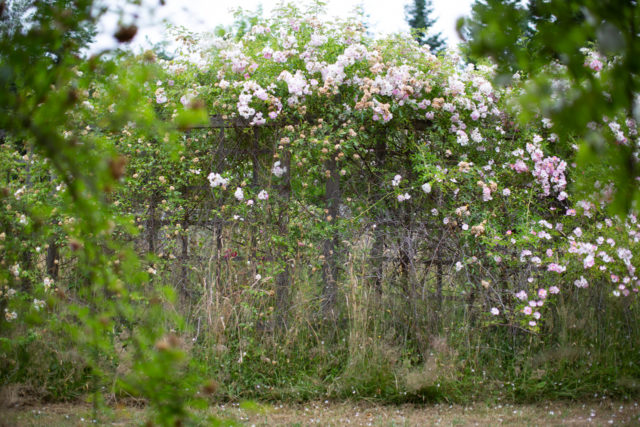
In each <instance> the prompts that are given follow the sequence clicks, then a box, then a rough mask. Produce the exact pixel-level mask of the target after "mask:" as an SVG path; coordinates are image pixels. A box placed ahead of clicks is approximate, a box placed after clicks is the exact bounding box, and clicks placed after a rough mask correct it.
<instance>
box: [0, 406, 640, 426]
mask: <svg viewBox="0 0 640 427" xmlns="http://www.w3.org/2000/svg"><path fill="white" fill-rule="evenodd" d="M248 406H249V407H250V408H249V409H247V408H241V405H239V404H236V403H231V404H219V405H215V406H212V407H211V408H210V410H209V411H207V412H208V413H210V414H216V415H217V416H218V417H221V418H226V419H233V420H236V421H239V422H240V423H243V424H245V425H255V426H273V425H282V426H311V425H322V426H347V425H348V426H422V425H469V426H474V425H479V426H486V425H496V424H505V425H575V426H582V425H638V424H639V423H640V405H639V403H638V402H636V401H611V400H609V399H602V400H594V401H592V402H589V403H576V402H543V403H539V404H533V405H511V404H504V405H501V404H497V405H488V404H486V403H477V404H473V405H467V406H463V405H446V404H437V405H399V406H386V405H385V406H382V405H375V404H372V403H363V402H358V403H353V402H339V403H338V402H309V403H307V404H301V405H289V404H285V403H282V404H275V405H258V406H259V407H260V408H255V407H251V406H252V405H248ZM253 406H255V405H253ZM147 416H148V412H147V411H146V410H145V409H144V408H136V407H125V406H120V407H112V408H109V409H108V410H106V411H104V412H103V413H101V414H100V415H99V417H98V419H97V420H95V421H94V419H93V415H92V409H91V407H90V406H88V405H46V406H37V407H28V408H27V407H23V408H13V409H8V410H5V414H4V415H3V417H2V419H1V420H0V425H1V426H54V425H55V426H62V427H65V426H79V425H96V424H97V425H111V426H134V425H140V424H143V423H144V422H145V420H146V419H147Z"/></svg>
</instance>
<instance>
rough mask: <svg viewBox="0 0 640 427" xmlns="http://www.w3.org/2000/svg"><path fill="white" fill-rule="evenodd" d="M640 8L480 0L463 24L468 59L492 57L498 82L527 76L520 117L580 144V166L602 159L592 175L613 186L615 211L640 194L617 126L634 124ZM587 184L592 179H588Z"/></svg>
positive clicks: (632, 152) (633, 155) (639, 85)
mask: <svg viewBox="0 0 640 427" xmlns="http://www.w3.org/2000/svg"><path fill="white" fill-rule="evenodd" d="M639 10H640V8H638V4H637V2H636V1H633V0H632V1H622V2H620V1H595V0H593V1H592V0H581V1H571V2H566V1H560V0H559V1H532V2H529V3H528V4H527V5H524V4H522V2H518V1H506V2H503V1H493V0H487V1H478V2H476V3H475V4H474V6H473V15H472V17H471V18H468V19H466V20H461V21H460V22H459V27H461V28H462V31H463V33H465V34H466V36H467V38H468V39H469V40H468V51H469V54H470V56H471V57H472V58H475V59H476V60H477V59H480V58H483V57H487V56H489V57H491V58H492V59H493V60H495V61H496V64H497V65H498V72H497V75H496V80H497V81H500V82H503V83H504V82H508V81H509V80H510V79H511V75H512V74H514V73H515V72H517V71H518V72H521V73H524V75H525V76H528V77H529V78H530V84H528V85H527V86H526V88H525V90H524V91H523V93H522V100H521V104H522V106H523V111H522V115H521V117H522V119H523V120H524V121H527V120H529V119H530V118H531V117H532V115H535V114H542V115H544V116H546V117H549V118H550V119H552V120H553V122H554V123H556V124H557V125H556V126H555V127H554V128H553V131H554V132H556V133H558V134H559V135H560V136H561V137H563V138H566V137H573V138H576V139H577V140H578V141H579V142H580V146H581V149H580V153H579V155H578V156H577V158H578V160H579V162H580V164H581V165H586V164H589V163H591V164H599V163H600V162H601V161H604V164H605V165H606V166H605V167H602V168H600V173H598V174H596V178H597V179H598V180H599V181H600V182H609V181H612V182H614V183H615V185H616V187H617V191H616V192H615V195H614V198H615V203H613V204H612V205H611V207H612V208H613V210H614V212H617V213H620V212H628V211H629V210H630V208H631V206H632V204H633V203H635V202H637V200H639V197H640V192H638V185H637V183H638V176H639V171H638V162H637V146H636V145H635V144H633V141H631V140H630V139H627V138H622V136H621V135H620V133H619V132H618V126H619V124H618V123H615V122H610V120H615V119H613V118H614V117H616V118H619V120H620V121H626V123H627V125H629V123H635V121H637V120H638V118H639V116H638V114H639V111H640V109H639V108H638V92H639V90H640V78H639V76H640V74H639V72H640V62H639V60H638V55H639V53H640V50H639V49H640V44H639V43H638V40H637V33H638V28H639V26H640V12H639ZM584 184H585V185H588V186H590V185H591V184H592V181H585V182H584Z"/></svg>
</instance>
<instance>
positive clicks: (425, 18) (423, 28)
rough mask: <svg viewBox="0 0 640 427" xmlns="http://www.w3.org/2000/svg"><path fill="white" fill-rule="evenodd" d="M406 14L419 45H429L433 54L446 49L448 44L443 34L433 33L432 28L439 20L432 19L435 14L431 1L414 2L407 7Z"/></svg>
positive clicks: (417, 0) (415, 0)
mask: <svg viewBox="0 0 640 427" xmlns="http://www.w3.org/2000/svg"><path fill="white" fill-rule="evenodd" d="M405 12H406V20H407V23H408V24H409V26H410V27H411V29H412V31H413V37H414V38H415V39H416V40H417V41H418V43H420V44H421V45H425V44H426V45H428V46H429V47H430V48H431V52H434V53H438V52H440V51H442V50H444V49H445V48H446V45H447V43H446V41H445V40H444V39H443V38H442V34H441V33H439V32H438V33H434V32H433V28H432V27H433V24H435V23H436V21H437V19H436V18H432V17H431V14H432V13H433V5H432V4H431V0H413V3H410V4H408V5H406V6H405ZM430 30H431V31H430ZM430 33H431V34H430Z"/></svg>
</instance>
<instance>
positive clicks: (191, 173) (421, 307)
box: [0, 4, 640, 423]
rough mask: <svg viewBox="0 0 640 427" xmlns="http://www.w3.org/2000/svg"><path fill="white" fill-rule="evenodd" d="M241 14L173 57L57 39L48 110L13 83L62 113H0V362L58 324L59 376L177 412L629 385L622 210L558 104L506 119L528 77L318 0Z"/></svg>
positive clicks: (516, 396) (12, 359)
mask: <svg viewBox="0 0 640 427" xmlns="http://www.w3.org/2000/svg"><path fill="white" fill-rule="evenodd" d="M238 22H239V24H238V25H237V26H236V27H234V29H232V31H231V32H225V30H222V29H220V31H218V35H217V36H211V35H207V34H193V33H190V32H188V31H186V30H184V29H181V30H176V32H175V37H176V40H177V41H178V42H180V43H181V48H180V51H179V52H177V53H176V54H175V56H173V57H172V58H171V59H159V58H157V56H156V55H155V54H154V53H153V52H146V53H144V54H142V55H139V56H134V55H121V56H117V57H116V58H114V59H113V60H98V59H93V60H88V61H81V60H78V59H77V58H76V59H73V61H74V62H73V63H72V65H71V67H72V68H71V71H70V72H69V73H66V72H65V70H66V68H64V69H61V70H59V73H61V75H63V76H66V77H64V78H65V79H66V80H65V79H63V81H64V83H65V87H75V88H77V92H74V93H76V97H77V98H74V99H73V102H72V103H70V104H69V105H68V106H66V107H64V109H63V110H62V112H63V113H61V114H60V115H56V116H55V117H54V118H55V119H56V120H58V122H55V121H54V120H53V119H52V120H50V121H47V120H45V112H44V111H42V112H40V115H38V112H39V110H38V109H39V108H41V107H43V104H39V103H36V102H34V101H33V100H32V98H31V92H29V90H30V86H32V85H34V84H35V83H33V82H32V81H31V80H29V82H28V84H27V83H25V84H24V86H20V87H21V88H22V89H21V91H24V92H26V94H23V95H21V96H18V95H19V94H20V93H22V92H18V95H15V97H14V98H11V99H12V100H13V101H12V102H14V104H12V106H11V108H10V109H11V111H12V114H15V111H20V109H24V110H25V113H24V115H25V116H26V117H35V118H39V120H40V121H39V122H36V124H37V125H38V127H35V129H39V128H40V127H44V126H48V125H49V123H54V124H55V126H54V127H53V128H48V127H47V128H45V129H46V132H41V133H36V132H34V131H33V129H34V128H32V127H29V128H26V129H24V128H23V127H19V126H18V125H17V124H13V125H12V126H14V128H11V127H9V124H7V129H9V131H8V133H7V135H6V137H5V140H4V143H3V145H2V150H0V156H2V162H0V168H1V169H0V171H1V176H2V177H3V178H4V177H6V180H5V181H4V183H3V188H5V189H6V190H5V191H4V192H3V197H4V199H5V201H6V203H4V204H3V208H2V210H1V211H0V214H1V217H0V221H1V224H2V227H3V234H2V235H0V238H2V239H3V243H2V245H3V246H2V248H1V250H2V251H3V252H2V255H3V260H4V264H3V266H2V267H3V268H2V274H3V280H4V282H3V289H2V292H3V294H2V296H1V298H2V304H3V305H4V306H3V309H4V308H6V311H5V317H4V318H3V319H0V321H1V322H2V323H1V325H2V337H3V340H2V345H3V348H2V353H1V354H2V356H1V357H2V358H3V361H6V363H3V364H2V365H1V366H7V367H8V368H6V369H5V370H2V371H0V372H1V374H0V375H1V378H2V381H3V383H26V382H28V379H29V377H32V376H34V374H33V373H32V371H28V370H27V369H25V366H26V365H28V364H29V363H33V361H34V360H35V356H36V355H35V354H34V355H33V356H34V357H30V356H31V355H27V354H25V353H26V352H25V351H23V349H24V348H26V345H27V344H29V343H31V342H33V339H34V338H33V337H34V336H38V337H40V336H45V331H50V330H54V331H61V332H66V333H67V334H68V335H67V336H68V337H69V339H70V340H71V341H72V342H74V343H75V347H76V348H77V349H78V351H79V352H82V354H86V355H88V356H89V357H88V359H87V360H88V361H87V369H86V371H85V370H82V373H80V374H78V375H77V376H78V377H80V379H79V380H78V382H75V380H74V382H73V383H71V382H67V383H65V382H64V381H56V382H55V383H56V384H62V385H61V386H60V388H61V389H64V384H69V385H68V387H69V388H73V387H76V384H78V383H81V384H89V386H88V388H89V390H91V391H93V392H95V396H96V397H95V399H96V400H97V399H98V398H99V393H98V391H104V392H105V393H104V394H106V395H107V397H109V398H111V399H121V398H124V397H127V396H129V397H133V398H139V397H143V398H145V399H148V402H149V403H150V404H151V406H152V407H153V408H154V410H155V415H156V416H157V421H158V422H164V423H173V422H174V421H176V420H193V421H194V422H196V421H195V420H196V418H194V417H193V412H194V410H196V409H197V408H199V407H201V406H203V405H205V404H206V400H205V399H204V398H203V396H205V393H206V394H209V395H213V396H215V397H223V398H227V399H246V398H255V397H258V398H262V399H272V400H273V399H290V400H296V401H298V400H307V399H310V398H318V397H323V398H324V397H330V398H345V397H346V396H353V397H360V398H362V397H367V398H372V399H379V400H384V401H396V402H398V401H430V400H436V401H447V400H449V401H450V400H459V401H465V400H470V399H478V398H481V397H482V396H481V394H482V393H485V392H486V393H488V395H489V396H490V397H491V398H496V399H498V398H499V399H511V400H535V399H538V398H540V397H542V396H554V397H580V396H585V395H587V394H590V393H593V391H594V390H605V389H606V390H607V391H606V393H609V394H613V395H617V396H624V395H628V394H634V393H637V391H638V388H637V379H638V376H639V375H640V374H639V372H638V367H637V364H636V363H635V359H636V357H637V351H636V349H637V346H638V344H639V343H638V333H637V325H638V322H637V320H638V311H637V310H638V302H637V293H638V287H639V286H640V282H639V280H638V277H637V274H636V269H637V265H638V262H640V258H639V255H638V254H640V252H639V250H638V249H639V248H638V244H639V242H640V229H639V225H638V222H637V217H636V215H635V213H631V214H630V215H628V216H626V217H624V218H619V217H611V216H608V214H607V210H608V206H609V204H610V203H611V201H612V197H613V194H614V190H613V187H612V186H611V185H610V184H608V183H606V184H604V183H601V184H599V185H598V186H597V187H595V190H592V191H590V192H583V193H580V192H577V191H574V188H573V186H574V183H575V182H576V177H578V176H582V175H584V176H586V177H594V176H597V174H598V173H599V167H595V166H587V167H577V166H576V165H575V164H573V163H572V162H571V157H572V156H574V154H575V147H576V145H575V144H576V140H575V139H574V138H572V137H571V136H570V135H564V134H562V135H561V134H558V133H556V132H554V131H555V128H554V121H553V120H551V119H550V118H549V117H547V116H544V115H540V116H535V117H531V119H530V120H529V121H528V122H525V123H516V119H515V117H516V113H517V108H518V107H517V104H515V103H514V99H515V98H517V96H518V95H519V93H520V92H521V91H522V90H523V88H525V87H527V85H529V84H530V82H529V81H527V80H526V79H525V78H524V77H521V78H520V79H515V80H514V81H513V82H512V84H511V85H510V86H508V87H500V86H494V85H493V84H492V83H491V81H492V80H493V79H494V78H495V77H496V68H495V67H493V66H487V65H483V64H479V65H477V66H476V65H466V64H464V63H462V62H461V61H460V58H459V57H457V56H455V55H449V56H445V57H442V58H438V57H436V56H434V55H433V54H432V53H431V51H430V50H429V49H428V48H427V47H425V46H420V45H419V44H418V43H417V42H416V41H415V40H413V39H410V38H403V37H399V36H392V37H389V38H386V39H382V40H373V39H371V38H369V37H367V35H366V30H365V28H364V26H363V25H361V23H360V22H359V21H358V20H356V19H347V20H344V21H331V22H328V21H327V20H325V19H324V18H323V15H322V10H321V7H320V5H319V4H313V5H311V6H309V10H306V11H303V10H300V9H298V8H296V7H293V6H282V7H281V8H280V9H278V10H277V11H276V13H275V17H273V18H265V17H262V16H254V15H249V16H246V15H243V14H239V16H238ZM587 54H590V53H587ZM71 58H75V57H71ZM69 60H70V61H71V60H72V59H69ZM15 64H16V65H15V66H16V67H17V66H18V65H19V66H22V67H25V65H24V64H23V63H22V62H19V61H18V59H17V57H16V59H15ZM53 70H54V71H55V70H56V69H55V67H54V68H53ZM25 75H26V76H28V75H29V74H28V70H25ZM60 79H62V77H60ZM55 81H56V82H57V81H58V80H55ZM57 87H58V86H55V85H54V89H55V88H57ZM54 89H51V86H50V84H49V85H48V86H46V88H43V89H42V91H43V93H44V95H43V96H44V99H48V98H47V96H49V97H50V96H53V95H52V94H51V93H50V91H52V90H53V91H54V93H56V92H55V90H54ZM57 90H60V91H62V90H63V89H62V88H58V89H57ZM64 93H65V94H67V92H64ZM27 95H28V96H27ZM7 96H8V95H7ZM60 99H64V100H66V99H68V97H63V96H62V95H60ZM51 102H53V101H51ZM65 105H66V104H65ZM514 105H516V106H515V107H514ZM55 106H57V107H58V108H59V109H60V108H62V107H60V106H59V104H57V103H54V104H52V105H50V106H49V108H50V110H48V111H47V112H46V113H47V114H50V112H51V111H54V112H55V111H59V110H55V109H54V107H55ZM7 111H9V108H7ZM46 117H48V116H46ZM621 117H624V115H622V116H611V117H610V118H609V123H610V124H613V123H619V125H618V127H616V126H614V128H616V129H615V131H616V132H618V133H620V134H622V136H623V137H624V138H626V139H627V140H630V141H631V140H634V141H635V140H637V133H636V128H635V123H634V122H632V121H623V120H621ZM15 123H19V122H15ZM609 127H610V129H611V130H612V131H613V128H611V125H609ZM41 135H45V136H47V138H49V139H51V140H52V141H54V142H55V143H56V144H57V145H55V147H58V149H56V150H52V151H47V150H46V149H45V148H43V146H44V147H46V141H49V139H46V138H45V139H44V140H40V139H39V138H40V136H41ZM60 156H66V157H62V158H61V157H60ZM63 160H64V161H63ZM125 166H126V167H125ZM47 245H48V246H47ZM49 248H57V249H56V250H55V251H53V252H54V255H55V256H53V259H54V260H58V263H57V264H56V263H55V262H51V263H49V262H47V258H48V257H47V256H46V255H45V251H46V252H47V253H49V252H50V251H49ZM27 261H29V262H27ZM56 266H57V267H56ZM54 275H55V277H54ZM30 330H32V331H34V332H36V334H35V335H34V334H33V332H28V331H30ZM62 335H63V336H64V334H62ZM52 340H53V339H52ZM52 342H54V341H52ZM62 342H63V343H65V342H69V341H62ZM61 345H63V344H61ZM50 348H53V350H52V351H51V352H52V353H55V348H56V346H55V345H52V346H51V347H50ZM611 349H614V351H611ZM44 353H45V355H44V356H42V357H43V358H44V359H45V360H54V359H53V357H51V356H50V354H48V353H47V351H44ZM629 362H632V363H629ZM67 366H68V365H64V366H62V367H61V368H60V371H61V372H67V369H68V367H67ZM3 369H4V368H3ZM49 375H50V377H54V376H55V375H56V374H49ZM61 375H62V374H61ZM83 375H85V376H84V377H83ZM43 377H45V378H47V377H46V375H43ZM50 377H48V378H47V379H48V380H50V379H51V378H50ZM72 377H73V378H76V374H75V373H74V375H73V376H72ZM101 387H105V388H104V389H102V388H101ZM55 393H57V394H55ZM55 393H54V394H52V395H50V396H48V397H50V398H56V397H58V398H60V397H63V396H71V395H74V394H78V392H77V391H75V392H74V393H72V392H70V391H68V390H62V391H60V392H58V391H56V392H55Z"/></svg>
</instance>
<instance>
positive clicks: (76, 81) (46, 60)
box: [0, 0, 194, 424]
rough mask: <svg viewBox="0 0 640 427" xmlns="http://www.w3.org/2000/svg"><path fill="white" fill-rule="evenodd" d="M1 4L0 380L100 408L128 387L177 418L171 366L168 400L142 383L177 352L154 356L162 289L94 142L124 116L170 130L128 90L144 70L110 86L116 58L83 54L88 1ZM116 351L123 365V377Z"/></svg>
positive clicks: (89, 20)
mask: <svg viewBox="0 0 640 427" xmlns="http://www.w3.org/2000/svg"><path fill="white" fill-rule="evenodd" d="M1 6H2V7H1V8H0V13H2V16H1V17H2V20H3V25H2V26H1V27H0V32H1V33H0V88H1V90H0V92H1V94H0V111H1V113H2V114H0V115H1V118H0V129H1V131H0V132H2V135H1V136H2V148H1V154H0V155H1V156H2V166H1V169H2V176H3V183H2V189H1V197H2V208H1V209H0V224H1V228H2V230H1V232H0V239H1V246H0V253H1V258H2V262H1V267H0V283H1V284H0V286H1V287H2V290H1V292H2V300H1V301H0V309H2V312H3V318H2V326H1V330H2V353H1V355H0V359H1V360H2V363H0V365H1V366H2V368H1V372H2V377H1V378H2V383H3V384H7V383H11V382H22V383H25V384H27V385H29V386H30V388H29V391H30V392H31V393H38V394H40V395H41V396H42V397H43V398H49V399H64V398H68V397H73V396H75V395H78V394H80V393H82V394H90V396H91V397H90V399H91V400H92V401H93V402H94V405H95V407H96V409H97V408H98V406H99V404H100V402H101V400H102V397H103V396H104V395H105V394H107V392H108V394H109V395H111V396H113V395H119V394H120V393H121V390H122V389H126V390H127V391H128V392H129V393H132V394H136V395H137V396H139V397H143V398H147V399H149V403H150V404H151V405H156V407H157V408H162V410H163V412H162V417H161V419H160V421H161V422H162V423H169V424H172V423H173V422H174V421H179V420H180V419H184V418H186V417H187V416H186V411H187V409H186V408H187V406H186V405H185V403H184V402H185V401H187V400H189V399H191V398H190V397H184V396H193V395H194V392H193V390H189V389H187V390H185V388H184V387H183V383H184V381H182V379H181V377H180V373H179V372H176V374H175V376H174V378H173V380H174V382H173V384H174V386H176V387H175V388H174V389H173V390H171V393H172V394H171V397H172V404H173V405H172V406H167V405H165V403H166V399H167V398H168V397H169V394H166V395H165V394H163V395H162V396H159V395H158V394H157V393H156V394H153V393H151V392H150V391H155V390H156V389H158V388H159V386H160V385H161V384H164V383H166V377H165V376H164V375H163V376H157V375H156V376H152V375H150V374H149V372H150V371H153V370H154V369H155V370H158V369H162V372H163V373H166V372H167V371H171V370H172V369H176V368H175V366H177V365H178V363H177V362H180V359H183V358H184V357H186V355H185V353H184V351H183V350H181V349H174V350H172V354H175V356H176V357H173V358H167V357H164V356H163V355H164V353H165V350H164V349H163V348H160V346H159V345H158V344H156V343H158V342H160V343H161V342H162V339H163V338H162V337H163V335H165V334H167V332H166V331H165V330H164V326H165V325H164V320H165V319H171V318H172V316H170V315H168V314H167V313H163V307H162V306H161V304H159V303H158V302H159V301H160V302H165V301H170V298H168V296H167V295H165V294H162V293H161V291H162V290H161V289H160V288H155V287H153V286H150V287H149V286H146V289H145V285H146V284H147V283H148V274H147V273H145V272H144V270H143V269H142V266H141V265H140V262H141V259H140V258H139V257H138V255H137V254H136V253H135V252H134V251H133V250H132V247H131V245H130V244H129V243H128V242H127V241H126V240H127V239H129V238H130V237H131V236H133V235H135V232H134V231H135V230H133V229H132V227H131V225H130V223H129V219H128V218H126V217H124V216H119V215H118V214H117V213H116V212H114V210H113V208H112V206H111V201H112V194H113V191H114V187H115V186H117V185H118V183H119V181H120V180H121V177H122V175H123V174H124V167H125V163H124V159H123V158H122V157H121V156H120V155H119V154H118V153H117V151H116V150H115V147H114V146H113V144H112V142H111V141H109V140H108V139H106V138H105V137H104V133H105V132H109V131H110V130H113V129H118V128H121V127H122V126H123V124H124V123H130V124H131V125H135V126H138V128H139V129H146V133H147V135H149V136H151V135H156V134H159V135H161V136H162V138H164V139H165V140H166V141H167V142H169V141H170V140H171V136H170V135H171V132H175V131H174V130H172V126H171V125H169V124H162V123H161V122H160V120H158V119H157V118H156V115H155V112H154V111H153V109H152V108H150V107H149V106H148V105H147V104H146V103H144V102H141V100H140V98H139V97H136V90H137V87H138V85H139V84H141V81H143V80H145V79H147V78H149V76H150V75H152V74H153V69H152V68H150V67H148V66H147V64H143V63H136V64H132V66H131V67H129V68H128V69H127V75H125V76H123V78H122V79H121V80H119V81H118V82H115V83H113V84H110V83H109V80H108V78H107V76H109V75H113V74H115V73H116V72H117V70H118V69H119V65H118V64H117V61H113V60H103V59H101V58H91V59H89V60H86V59H82V58H81V57H80V55H79V52H80V49H81V48H83V47H84V46H85V45H86V43H87V42H88V41H89V39H90V37H91V35H92V32H93V30H92V29H93V28H94V26H95V22H96V19H97V18H98V16H96V15H94V11H95V10H94V7H95V6H96V5H95V4H94V3H93V2H92V1H91V0H78V1H73V2H71V1H67V0H60V1H46V2H38V3H35V4H33V3H26V2H19V1H15V2H9V3H8V4H7V3H5V2H2V4H1ZM100 83H103V84H104V85H103V88H104V91H103V92H102V95H103V101H105V102H107V103H108V105H109V106H110V107H109V109H108V110H105V111H108V112H110V114H108V115H106V114H105V115H101V116H100V120H99V121H96V120H93V119H92V117H93V113H92V108H91V107H92V106H91V104H90V103H89V101H88V99H91V98H92V97H93V96H94V94H93V89H92V86H93V85H95V84H100ZM124 235H126V236H127V239H123V238H122V237H123V236H124ZM143 291H144V292H143ZM154 301H155V302H154ZM158 320H160V322H158ZM172 323H175V322H174V321H173V320H172ZM42 342H44V343H45V344H44V345H43V344H42ZM37 343H39V344H40V345H38V344H37ZM117 348H120V349H121V350H122V351H124V352H126V353H128V354H129V356H128V357H129V358H130V360H131V362H132V363H131V369H126V370H124V371H123V372H122V373H121V374H122V375H120V377H119V378H118V374H117V372H116V371H117V369H118V368H119V367H122V364H121V362H122V360H121V359H120V358H121V357H122V356H123V353H122V352H120V353H118V351H117ZM178 355H181V357H177V356H178ZM35 366H38V367H39V369H40V370H41V372H40V378H38V376H37V374H36V373H35V372H34V371H35V369H34V368H35ZM116 378H117V379H118V381H116V380H115V379H116ZM141 378H144V382H141V380H140V379H141ZM178 397H179V398H178Z"/></svg>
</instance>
